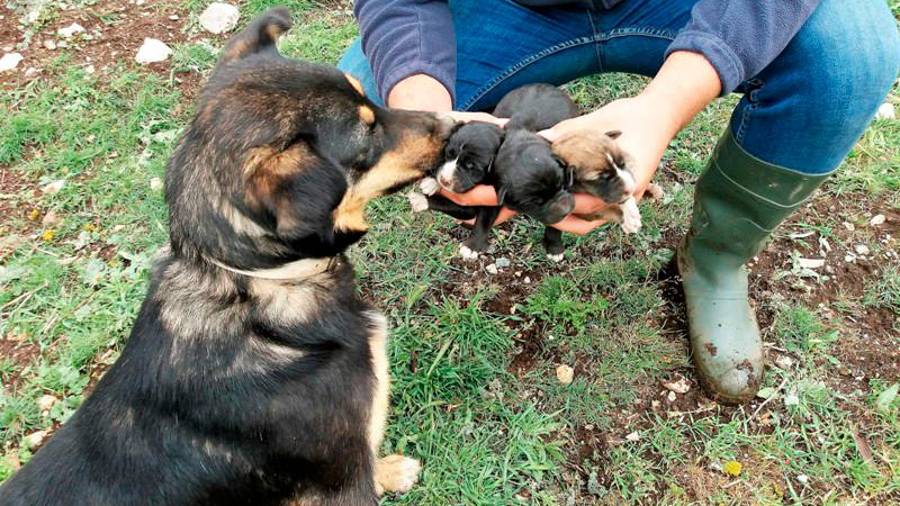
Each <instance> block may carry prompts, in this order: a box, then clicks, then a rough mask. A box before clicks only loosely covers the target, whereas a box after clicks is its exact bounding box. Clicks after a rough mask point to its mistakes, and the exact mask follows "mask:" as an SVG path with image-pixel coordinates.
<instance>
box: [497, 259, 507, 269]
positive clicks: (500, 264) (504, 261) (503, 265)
mask: <svg viewBox="0 0 900 506" xmlns="http://www.w3.org/2000/svg"><path fill="white" fill-rule="evenodd" d="M494 263H496V264H497V268H498V269H505V268H506V267H509V264H510V262H509V259H508V258H506V257H500V258H498V259H497V260H496V262H494Z"/></svg>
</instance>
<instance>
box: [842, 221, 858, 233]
mask: <svg viewBox="0 0 900 506" xmlns="http://www.w3.org/2000/svg"><path fill="white" fill-rule="evenodd" d="M843 225H844V228H846V229H847V230H849V231H851V232H853V231H854V230H856V226H854V225H853V224H852V223H850V222H849V221H845V222H844V223H843Z"/></svg>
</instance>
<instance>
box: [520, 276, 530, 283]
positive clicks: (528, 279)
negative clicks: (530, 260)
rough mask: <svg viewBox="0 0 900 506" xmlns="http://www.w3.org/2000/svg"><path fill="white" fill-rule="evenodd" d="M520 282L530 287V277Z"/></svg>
mask: <svg viewBox="0 0 900 506" xmlns="http://www.w3.org/2000/svg"><path fill="white" fill-rule="evenodd" d="M522 281H523V282H524V283H525V284H526V285H530V284H531V277H530V276H525V279H523V280H522Z"/></svg>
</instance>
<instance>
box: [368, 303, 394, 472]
mask: <svg viewBox="0 0 900 506" xmlns="http://www.w3.org/2000/svg"><path fill="white" fill-rule="evenodd" d="M368 317H369V320H370V322H371V324H372V332H371V334H369V350H370V352H371V353H372V372H373V374H374V375H375V391H374V392H373V394H374V395H373V396H372V409H371V411H370V412H369V428H368V434H369V445H370V447H371V448H372V455H378V448H379V447H380V446H381V440H382V439H383V438H384V428H385V426H386V425H387V416H388V402H389V399H390V392H391V377H390V371H389V370H388V359H387V339H388V328H387V320H386V319H385V318H384V315H382V314H381V313H376V312H374V311H373V312H370V313H368Z"/></svg>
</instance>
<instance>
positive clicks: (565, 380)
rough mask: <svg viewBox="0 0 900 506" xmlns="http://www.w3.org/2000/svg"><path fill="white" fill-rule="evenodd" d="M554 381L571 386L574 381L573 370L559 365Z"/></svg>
mask: <svg viewBox="0 0 900 506" xmlns="http://www.w3.org/2000/svg"><path fill="white" fill-rule="evenodd" d="M556 379H557V380H559V382H560V383H562V384H563V385H568V384H571V383H572V380H574V379H575V370H574V369H572V368H571V367H569V366H567V365H561V366H559V367H557V368H556Z"/></svg>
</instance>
